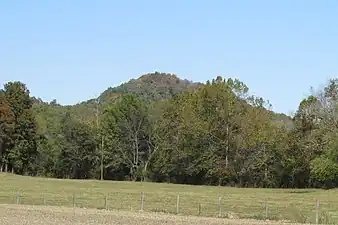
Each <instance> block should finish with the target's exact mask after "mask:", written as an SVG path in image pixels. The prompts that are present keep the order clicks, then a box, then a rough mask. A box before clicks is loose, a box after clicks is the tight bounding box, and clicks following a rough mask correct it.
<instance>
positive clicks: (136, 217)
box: [0, 205, 291, 225]
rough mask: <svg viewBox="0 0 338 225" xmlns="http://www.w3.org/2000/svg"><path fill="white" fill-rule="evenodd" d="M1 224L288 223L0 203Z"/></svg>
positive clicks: (258, 224)
mask: <svg viewBox="0 0 338 225" xmlns="http://www.w3.org/2000/svg"><path fill="white" fill-rule="evenodd" d="M0 224H1V225H12V224H15V225H60V224H61V225H80V224H81V225H108V224H109V225H127V224H130V225H134V224H135V225H159V224H173V225H190V224H193V225H198V224H203V225H221V224H222V225H224V224H232V225H236V224H237V225H239V224H249V225H262V224H272V225H274V224H276V225H277V224H291V223H282V222H274V221H256V220H236V219H221V218H204V217H193V216H191V217H187V216H176V215H168V214H161V213H146V212H124V211H107V210H94V209H83V208H66V207H50V206H26V205H0Z"/></svg>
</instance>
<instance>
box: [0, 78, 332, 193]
mask: <svg viewBox="0 0 338 225" xmlns="http://www.w3.org/2000/svg"><path fill="white" fill-rule="evenodd" d="M337 93H338V81H337V79H331V80H329V82H328V83H327V85H326V86H325V87H324V88H323V89H321V90H318V91H316V92H313V93H312V94H311V95H310V96H309V97H307V98H305V99H304V100H303V101H301V102H300V104H299V108H298V110H297V112H296V113H295V115H294V116H293V117H292V118H290V117H288V116H286V115H284V114H278V113H275V112H273V111H271V109H270V106H271V105H270V103H269V102H268V101H267V100H264V99H262V98H260V97H257V96H252V95H250V92H249V88H248V87H247V86H246V85H245V84H244V83H243V82H241V81H240V80H238V79H231V78H229V79H224V78H222V77H221V76H218V77H216V78H215V79H213V80H211V81H208V82H206V83H205V84H201V83H193V82H190V81H187V80H181V79H179V78H178V77H177V76H176V75H174V74H166V73H159V72H155V73H152V74H145V75H142V76H141V77H140V78H139V79H133V80H131V81H129V82H127V83H124V84H122V85H120V86H118V87H115V88H109V89H108V90H106V91H105V92H103V93H102V94H101V95H100V96H99V97H98V98H97V99H91V100H88V101H86V102H82V103H80V104H76V105H74V106H61V105H59V104H58V103H57V101H56V100H54V101H52V102H50V103H46V102H43V101H42V100H40V99H36V98H34V97H31V96H30V94H29V90H28V89H27V87H26V86H25V84H23V83H21V82H18V81H15V82H9V83H7V84H5V86H4V88H3V90H1V91H0V157H1V161H0V168H1V171H13V172H14V173H18V174H30V175H39V176H48V177H58V178H81V179H87V178H88V179H89V178H99V177H100V176H99V173H100V171H101V163H102V164H103V170H104V171H103V173H104V178H105V179H113V180H134V181H136V180H150V181H154V182H173V183H188V184H211V185H228V186H240V187H285V188H287V187H297V188H301V187H325V188H328V187H335V186H336V185H337V182H338V179H337V178H338V163H337V157H338V148H337V146H338V144H337V143H338V141H337V135H336V134H337V133H338V113H337V111H338V94H337Z"/></svg>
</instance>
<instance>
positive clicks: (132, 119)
mask: <svg viewBox="0 0 338 225" xmlns="http://www.w3.org/2000/svg"><path fill="white" fill-rule="evenodd" d="M147 111H148V110H147V107H146V105H145V103H144V102H143V101H141V100H140V99H138V98H137V97H136V96H135V95H131V94H127V95H123V96H122V97H121V99H120V100H119V101H118V102H117V103H116V104H114V105H112V106H111V107H110V108H108V109H107V110H106V113H105V135H106V136H107V138H106V139H108V140H107V143H106V149H107V150H106V151H107V152H108V153H107V154H109V156H108V158H110V159H111V161H110V162H109V165H111V166H113V167H115V168H120V169H122V168H128V169H129V175H130V178H131V179H132V180H136V179H138V177H140V176H141V174H142V170H143V169H144V167H145V165H146V162H147V159H148V158H149V157H151V154H152V153H151V152H150V151H149V148H150V145H149V118H148V114H147V113H148V112H147Z"/></svg>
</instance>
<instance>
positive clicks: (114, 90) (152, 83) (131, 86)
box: [34, 72, 292, 127]
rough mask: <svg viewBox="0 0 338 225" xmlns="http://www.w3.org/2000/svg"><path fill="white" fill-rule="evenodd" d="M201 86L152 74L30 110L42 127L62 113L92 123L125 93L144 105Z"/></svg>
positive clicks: (281, 118) (279, 117)
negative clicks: (90, 95) (74, 101)
mask: <svg viewBox="0 0 338 225" xmlns="http://www.w3.org/2000/svg"><path fill="white" fill-rule="evenodd" d="M202 85H204V84H203V83H200V82H193V81H189V80H187V79H181V78H179V77H178V76H177V75H176V74H171V73H160V72H154V73H147V74H143V75H141V76H140V77H139V78H137V79H131V80H129V81H126V82H125V83H123V84H121V85H119V86H116V87H108V88H107V89H106V90H105V91H103V92H102V93H101V94H100V95H99V96H98V97H97V98H95V99H89V100H85V101H83V102H81V103H78V104H75V105H67V106H63V105H60V104H58V103H57V101H56V100H54V101H52V102H50V103H47V102H43V101H42V100H38V99H36V98H35V105H34V108H35V110H36V111H37V112H43V113H42V114H41V113H40V114H39V115H38V116H37V117H38V120H39V121H40V124H41V125H42V126H45V123H46V121H47V120H50V118H56V119H57V118H58V117H60V115H64V114H65V113H66V112H69V113H70V115H72V116H74V118H77V119H79V120H84V121H93V120H95V119H96V113H97V109H99V112H101V111H102V110H103V109H104V108H105V107H107V106H108V105H110V104H113V103H114V102H115V101H116V99H118V98H119V97H120V96H121V95H123V94H126V93H133V94H135V95H137V96H138V97H140V98H141V99H143V100H146V101H158V100H166V99H170V98H171V97H172V96H174V95H175V94H178V93H180V92H183V91H186V90H193V89H196V88H198V87H200V86H202ZM98 107H99V108H98ZM271 113H272V114H273V115H272V118H273V119H274V120H276V121H277V122H279V123H282V124H286V125H287V126H288V127H292V120H291V118H290V117H289V116H287V115H285V114H282V113H275V112H271ZM42 117H44V118H42Z"/></svg>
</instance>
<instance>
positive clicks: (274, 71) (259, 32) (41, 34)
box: [0, 0, 338, 115]
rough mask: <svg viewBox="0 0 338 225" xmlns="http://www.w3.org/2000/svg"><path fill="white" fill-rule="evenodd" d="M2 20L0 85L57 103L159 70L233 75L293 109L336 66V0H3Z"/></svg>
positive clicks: (195, 77) (187, 75) (202, 77)
mask: <svg viewBox="0 0 338 225" xmlns="http://www.w3.org/2000/svg"><path fill="white" fill-rule="evenodd" d="M192 3H194V4H192ZM0 18H1V20H0V21H1V22H0V27H1V28H2V30H3V35H2V36H1V37H0V48H1V49H2V51H1V53H0V74H1V77H0V85H3V84H4V83H6V82H8V81H15V80H18V81H21V82H23V83H25V84H26V85H27V87H28V88H29V90H30V92H31V95H32V96H34V97H36V98H40V99H42V100H43V101H45V102H50V101H52V100H54V99H56V100H57V101H58V103H59V104H61V105H74V104H78V103H80V102H83V101H86V100H89V99H93V98H95V97H97V96H99V95H100V94H101V93H102V92H103V91H104V90H106V89H107V88H109V87H116V86H118V85H120V84H122V83H125V82H128V81H129V80H130V79H137V78H138V77H139V76H141V75H142V74H144V73H148V72H149V71H161V72H165V73H174V74H176V75H177V76H178V77H179V78H181V79H183V80H184V79H187V80H191V81H194V82H202V83H205V82H206V81H207V80H211V79H213V78H216V77H217V76H218V75H220V76H222V77H224V78H233V79H236V78H237V79H239V80H241V81H242V82H244V83H245V84H246V85H247V86H248V87H249V92H250V93H251V94H254V95H256V96H259V97H262V98H263V99H265V100H268V101H269V102H270V103H271V104H272V110H273V111H274V112H278V113H284V114H286V115H290V114H292V113H294V112H295V111H296V110H297V108H298V105H299V103H300V102H301V100H302V99H303V98H305V97H307V96H308V95H309V94H310V91H311V87H313V88H314V89H320V88H321V87H322V86H323V85H325V84H326V83H327V81H328V79H329V78H334V77H337V74H338V65H337V63H336V61H335V60H336V59H337V58H338V45H336V44H335V42H336V40H337V38H338V29H335V27H336V25H335V21H337V19H338V2H334V1H325V2H318V1H305V0H300V1H297V2H294V1H291V0H287V1H283V2H270V1H265V0H261V1H255V2H251V1H245V3H244V2H232V1H220V0H219V1H217V0H216V1H213V2H212V3H209V4H208V3H206V2H203V1H194V2H192V1H185V2H181V1H178V0H174V1H170V2H162V3H159V2H157V1H154V0H146V1H142V2H137V1H125V2H110V1H108V0H103V1H100V2H98V3H93V2H92V1H88V0H85V1H78V0H74V1H72V2H69V1H65V0H61V1H58V2H43V1H41V2H34V3H31V2H30V3H28V2H19V3H17V2H1V3H0Z"/></svg>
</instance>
